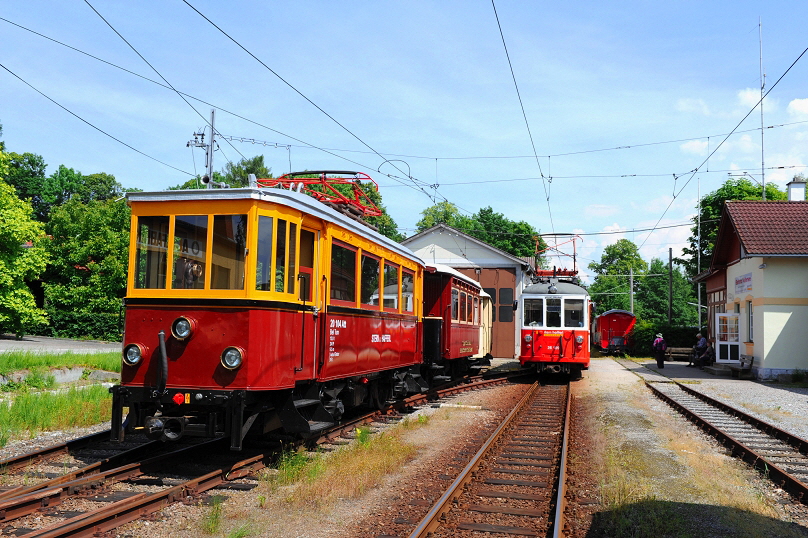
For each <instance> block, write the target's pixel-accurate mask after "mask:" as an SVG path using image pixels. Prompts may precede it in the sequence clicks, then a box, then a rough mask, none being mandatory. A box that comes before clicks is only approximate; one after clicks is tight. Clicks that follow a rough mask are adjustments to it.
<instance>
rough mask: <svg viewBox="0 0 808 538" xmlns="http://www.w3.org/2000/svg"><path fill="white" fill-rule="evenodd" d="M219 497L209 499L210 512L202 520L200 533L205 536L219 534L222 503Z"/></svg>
mask: <svg viewBox="0 0 808 538" xmlns="http://www.w3.org/2000/svg"><path fill="white" fill-rule="evenodd" d="M223 500H224V499H223V498H222V497H221V496H220V495H214V496H213V497H212V498H211V505H210V511H209V512H208V513H207V514H205V517H203V518H202V523H201V525H202V532H204V533H205V534H215V533H217V532H219V527H221V525H222V501H223Z"/></svg>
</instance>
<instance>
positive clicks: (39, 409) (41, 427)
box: [0, 385, 112, 446]
mask: <svg viewBox="0 0 808 538" xmlns="http://www.w3.org/2000/svg"><path fill="white" fill-rule="evenodd" d="M111 399H112V396H111V395H110V394H109V390H108V389H107V388H106V387H103V386H101V385H94V386H91V387H87V388H86V389H75V388H71V389H70V390H68V391H64V392H56V393H48V392H43V393H33V392H31V393H26V392H23V393H20V394H18V395H17V396H16V397H15V398H14V403H13V405H11V406H10V407H9V406H8V405H6V404H0V446H5V444H6V443H7V442H8V441H9V440H10V439H11V438H13V437H21V436H22V435H24V434H28V435H30V436H31V437H34V436H35V435H36V434H37V433H38V432H40V431H48V430H60V429H65V428H72V427H77V426H90V425H92V424H98V423H99V422H104V421H106V420H109V418H110V408H111Z"/></svg>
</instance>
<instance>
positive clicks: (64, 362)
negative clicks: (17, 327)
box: [0, 351, 121, 375]
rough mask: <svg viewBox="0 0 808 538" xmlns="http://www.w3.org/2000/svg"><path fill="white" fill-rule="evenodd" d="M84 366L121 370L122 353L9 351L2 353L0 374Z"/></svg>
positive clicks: (94, 368)
mask: <svg viewBox="0 0 808 538" xmlns="http://www.w3.org/2000/svg"><path fill="white" fill-rule="evenodd" d="M71 366H82V367H85V368H89V369H92V370H104V371H107V372H118V373H120V371H121V354H120V353H118V352H111V353H70V352H68V353H50V354H38V353H31V352H30V351H7V352H4V353H0V375H8V374H10V373H12V372H18V371H20V370H35V371H37V370H38V371H42V370H47V369H51V368H68V367H71Z"/></svg>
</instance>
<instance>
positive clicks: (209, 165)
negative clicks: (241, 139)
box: [185, 109, 216, 189]
mask: <svg viewBox="0 0 808 538" xmlns="http://www.w3.org/2000/svg"><path fill="white" fill-rule="evenodd" d="M215 113H216V110H215V109H211V111H210V141H209V142H208V143H207V144H205V129H202V132H201V133H194V139H193V140H190V141H188V143H187V144H186V145H185V146H186V147H191V146H193V147H195V148H205V170H206V174H205V175H204V176H203V177H202V183H204V184H205V187H206V188H208V189H210V188H212V187H213V185H212V182H213V151H214V142H215V137H216V128H215V127H214V126H213V125H214V119H215Z"/></svg>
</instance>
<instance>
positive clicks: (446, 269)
mask: <svg viewBox="0 0 808 538" xmlns="http://www.w3.org/2000/svg"><path fill="white" fill-rule="evenodd" d="M426 266H427V267H434V268H435V270H437V271H440V272H441V273H449V274H450V275H452V276H454V277H457V278H459V279H460V280H465V281H466V282H468V283H470V284H473V285H475V286H477V287H478V288H480V289H483V286H482V284H480V283H479V282H477V281H476V280H474V279H473V278H470V277H467V276H466V275H464V274H463V273H461V272H460V271H458V270H456V269H453V268H451V267H449V266H448V265H443V264H442V263H428V264H426Z"/></svg>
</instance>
